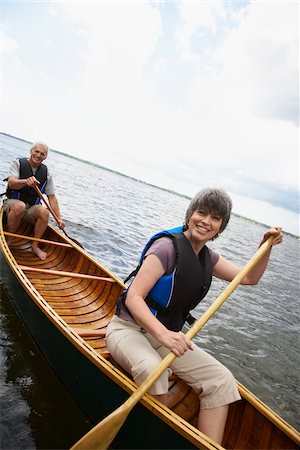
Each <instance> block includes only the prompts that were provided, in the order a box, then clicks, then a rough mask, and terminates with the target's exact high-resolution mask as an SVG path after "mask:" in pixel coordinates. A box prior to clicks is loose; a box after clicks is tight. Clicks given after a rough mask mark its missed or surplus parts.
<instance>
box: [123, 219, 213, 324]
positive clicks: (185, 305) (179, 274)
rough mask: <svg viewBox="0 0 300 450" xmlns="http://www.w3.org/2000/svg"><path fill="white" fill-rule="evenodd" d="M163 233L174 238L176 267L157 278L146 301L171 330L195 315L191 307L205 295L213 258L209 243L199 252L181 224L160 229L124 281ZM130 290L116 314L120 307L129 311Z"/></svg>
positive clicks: (210, 276)
mask: <svg viewBox="0 0 300 450" xmlns="http://www.w3.org/2000/svg"><path fill="white" fill-rule="evenodd" d="M164 236H166V237H169V238H170V239H172V241H173V244H174V247H175V251H176V264H175V268H174V270H173V272H172V273H171V274H168V275H163V276H162V277H161V278H160V279H159V280H158V281H157V282H156V284H155V285H154V286H153V288H152V289H151V291H150V292H149V294H148V296H147V297H146V299H145V302H146V303H147V305H148V306H149V308H150V310H151V312H152V313H153V314H154V315H155V316H156V317H157V319H158V320H160V322H162V323H163V324H164V325H165V326H166V327H167V328H168V329H169V330H173V331H180V330H181V328H182V327H183V325H184V322H185V321H186V320H188V321H189V318H191V317H192V316H191V315H190V311H191V310H192V309H194V308H195V307H196V306H197V305H198V303H199V302H200V301H201V300H202V299H203V298H204V297H205V295H206V294H207V292H208V290H209V287H210V284H211V279H212V261H211V255H210V252H209V250H208V248H207V247H206V246H204V247H203V248H202V250H201V251H200V253H199V254H198V255H196V254H195V252H194V250H193V248H192V246H191V244H190V242H189V240H188V239H187V238H186V237H185V235H184V234H183V228H182V227H178V228H173V229H171V230H166V231H162V232H159V233H157V234H155V235H154V236H153V237H152V238H151V239H150V240H149V241H148V243H147V244H146V246H145V248H144V250H143V252H142V254H141V257H140V261H139V265H138V266H137V268H136V269H135V270H134V271H133V272H132V273H131V274H130V275H129V277H128V278H127V279H126V280H125V283H126V282H127V281H128V280H129V279H130V278H131V277H132V276H135V275H136V274H137V272H138V271H139V269H140V267H141V264H142V262H143V258H144V256H145V253H146V252H147V250H148V249H149V248H150V246H151V245H152V244H153V242H154V241H155V240H157V239H159V238H161V237H164ZM127 290H128V289H127ZM127 290H126V291H125V292H124V293H123V294H122V295H121V296H120V298H119V300H118V306H117V310H116V314H117V315H119V314H120V310H121V308H125V309H126V310H127V312H129V311H128V309H127V308H126V304H125V303H126V295H127ZM129 314H130V313H129ZM189 322H190V321H189ZM190 323H191V322H190Z"/></svg>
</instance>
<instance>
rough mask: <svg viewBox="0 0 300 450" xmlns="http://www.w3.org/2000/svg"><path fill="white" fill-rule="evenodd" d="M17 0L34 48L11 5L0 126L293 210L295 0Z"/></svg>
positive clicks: (157, 177)
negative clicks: (35, 35)
mask: <svg viewBox="0 0 300 450" xmlns="http://www.w3.org/2000/svg"><path fill="white" fill-rule="evenodd" d="M26 5H27V6H26V8H29V9H30V11H29V12H30V14H29V13H28V17H29V16H30V17H31V20H32V21H33V23H41V24H43V25H42V26H41V28H40V29H39V30H38V31H39V37H40V39H39V40H35V47H34V48H35V53H33V52H32V50H31V49H32V46H31V45H32V40H30V37H29V35H28V33H27V30H26V28H27V27H28V26H30V25H29V24H27V27H26V28H25V27H24V28H22V27H18V26H16V23H15V22H14V20H13V17H14V16H13V15H12V17H11V18H10V27H9V28H8V29H7V34H9V36H11V38H12V39H13V40H14V42H15V47H14V48H15V51H13V52H10V53H6V54H5V64H4V80H5V89H4V102H3V104H4V105H5V106H4V107H3V110H4V114H3V116H4V117H3V127H2V128H3V130H4V131H6V132H9V133H11V134H15V135H16V136H20V137H23V138H25V139H28V140H32V141H33V140H37V139H42V140H44V141H46V142H48V144H49V145H50V147H52V148H55V149H57V150H62V151H64V152H66V153H70V154H72V155H75V156H79V157H83V158H84V159H90V160H93V161H95V162H98V163H99V164H101V165H103V166H106V167H109V168H112V169H115V170H118V171H120V172H123V173H125V174H128V175H131V176H134V177H136V178H141V179H143V180H145V181H148V182H150V183H153V184H158V185H160V186H163V187H167V188H168V189H173V190H177V191H179V192H181V193H183V194H187V195H193V194H194V193H195V191H196V190H197V189H198V188H199V187H201V186H203V185H206V184H209V185H218V186H220V187H224V188H225V189H228V190H230V191H231V192H233V193H236V194H237V195H243V196H247V197H251V196H253V197H254V198H259V199H261V200H267V201H272V202H273V203H274V204H278V205H281V206H285V207H286V208H289V209H291V210H293V211H294V210H295V199H296V197H295V192H296V189H297V187H298V179H299V173H298V166H297V161H298V144H299V142H298V141H299V135H298V128H297V126H296V121H297V119H296V116H297V108H298V89H297V71H298V65H297V61H298V58H297V56H296V55H297V53H296V52H297V11H296V9H297V8H296V6H295V4H294V3H292V2H229V1H226V2H221V1H212V2H211V1H206V2H147V1H139V2H54V3H53V2H51V3H47V4H45V5H44V4H40V3H29V4H26ZM41 14H42V16H41ZM41 18H43V20H41ZM37 52H38V53H37ZM36 54H38V55H39V57H38V58H36V56H35V55H36ZM41 55H42V56H41Z"/></svg>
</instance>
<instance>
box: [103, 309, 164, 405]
mask: <svg viewBox="0 0 300 450" xmlns="http://www.w3.org/2000/svg"><path fill="white" fill-rule="evenodd" d="M106 344H107V348H108V350H109V351H110V353H111V355H112V357H113V358H114V359H115V361H116V362H117V363H118V364H120V366H121V367H123V369H125V370H126V371H127V372H128V373H130V374H131V375H132V377H133V379H134V381H135V382H136V383H137V384H138V385H140V384H141V383H142V382H143V381H144V380H145V379H146V378H147V376H148V375H150V373H152V372H153V371H154V370H155V369H156V368H157V366H158V365H159V363H160V362H161V359H162V358H161V356H160V355H159V354H158V353H157V351H156V350H154V349H153V347H152V346H151V344H150V343H149V341H148V339H147V338H146V336H145V333H144V332H143V331H142V329H141V327H140V326H139V325H137V324H134V323H132V322H128V321H125V320H122V319H120V318H119V317H117V316H114V317H113V319H112V320H111V321H110V323H109V325H108V327H107V334H106ZM168 386H169V371H168V370H166V371H165V372H164V373H163V374H162V375H161V376H160V377H159V379H158V380H157V381H156V382H155V383H154V384H153V386H151V388H150V389H149V393H150V394H152V395H154V396H157V398H158V399H159V400H161V401H164V396H166V395H167V393H168Z"/></svg>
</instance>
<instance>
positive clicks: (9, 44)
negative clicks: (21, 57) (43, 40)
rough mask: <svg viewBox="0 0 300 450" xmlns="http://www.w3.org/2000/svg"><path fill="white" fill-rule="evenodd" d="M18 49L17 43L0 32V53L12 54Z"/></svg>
mask: <svg viewBox="0 0 300 450" xmlns="http://www.w3.org/2000/svg"><path fill="white" fill-rule="evenodd" d="M17 48H18V44H17V42H15V41H14V40H13V39H12V38H10V37H9V36H8V35H7V34H6V33H5V32H4V31H3V30H0V53H2V54H4V53H12V52H14V51H15V50H16V49H17Z"/></svg>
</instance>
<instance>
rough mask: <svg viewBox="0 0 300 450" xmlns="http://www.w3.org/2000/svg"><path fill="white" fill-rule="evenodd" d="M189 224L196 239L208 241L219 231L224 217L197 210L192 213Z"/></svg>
mask: <svg viewBox="0 0 300 450" xmlns="http://www.w3.org/2000/svg"><path fill="white" fill-rule="evenodd" d="M187 225H188V230H189V231H190V233H191V236H192V237H193V238H194V239H199V240H201V241H203V240H205V241H208V240H210V239H212V238H213V237H215V236H216V235H217V234H218V233H219V231H220V228H221V226H222V218H221V217H220V216H218V215H216V214H213V213H210V212H208V211H204V210H197V211H195V212H194V213H193V214H192V216H191V217H190V220H189V222H188V224H187Z"/></svg>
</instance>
